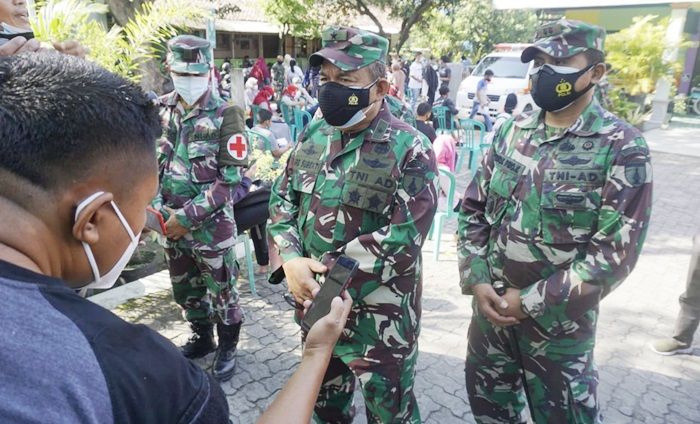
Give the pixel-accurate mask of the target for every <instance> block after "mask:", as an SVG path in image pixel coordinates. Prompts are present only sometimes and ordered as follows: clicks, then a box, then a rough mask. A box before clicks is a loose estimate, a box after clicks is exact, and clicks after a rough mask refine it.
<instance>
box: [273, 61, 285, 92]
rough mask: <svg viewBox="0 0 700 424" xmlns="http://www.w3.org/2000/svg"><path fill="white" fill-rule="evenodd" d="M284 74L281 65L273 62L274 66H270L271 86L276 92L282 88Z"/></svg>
mask: <svg viewBox="0 0 700 424" xmlns="http://www.w3.org/2000/svg"><path fill="white" fill-rule="evenodd" d="M285 74H286V71H285V69H284V65H283V64H281V63H277V62H275V64H274V65H272V84H273V85H274V87H275V89H276V90H281V89H282V88H284V85H285V84H284V79H285Z"/></svg>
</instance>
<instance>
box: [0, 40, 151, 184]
mask: <svg viewBox="0 0 700 424" xmlns="http://www.w3.org/2000/svg"><path fill="white" fill-rule="evenodd" d="M161 133H162V127H161V124H160V119H159V117H158V108H157V106H156V105H155V104H154V102H152V101H151V100H149V99H148V97H147V96H146V95H145V94H144V93H143V91H141V89H140V88H139V87H138V86H137V85H136V84H134V83H132V82H129V81H127V80H125V79H124V78H122V77H119V76H117V75H115V74H112V73H110V72H108V71H107V70H105V69H103V68H101V67H99V66H97V65H95V64H93V63H91V62H88V61H85V60H82V59H78V58H75V57H72V56H67V55H63V54H58V53H31V54H26V53H25V54H20V55H16V56H7V57H3V58H0V168H2V169H3V170H5V171H8V172H10V173H11V174H13V175H15V176H17V177H19V178H21V179H24V180H26V181H29V182H30V183H32V184H34V185H37V186H40V187H42V188H45V189H49V190H55V189H58V188H62V187H65V186H67V185H68V184H72V183H73V182H74V181H77V180H80V179H81V178H84V177H85V175H87V173H88V172H90V171H92V170H93V169H94V167H95V166H97V165H98V164H99V165H103V164H105V163H107V161H109V160H115V159H122V158H127V159H131V158H137V157H138V158H148V157H149V155H150V157H151V158H153V157H154V155H155V139H156V137H158V136H159V135H160V134H161ZM135 166H136V169H140V168H139V167H138V164H135ZM131 172H132V170H131V169H124V173H125V175H126V174H129V173H131Z"/></svg>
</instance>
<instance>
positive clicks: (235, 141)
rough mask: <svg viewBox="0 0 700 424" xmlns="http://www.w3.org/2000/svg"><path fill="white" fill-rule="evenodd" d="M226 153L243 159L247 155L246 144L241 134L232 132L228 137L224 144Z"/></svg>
mask: <svg viewBox="0 0 700 424" xmlns="http://www.w3.org/2000/svg"><path fill="white" fill-rule="evenodd" d="M226 146H227V148H228V153H229V154H230V155H231V156H232V157H233V158H234V159H238V160H243V159H245V158H246V156H248V144H247V143H246V141H245V138H244V137H243V134H234V135H232V136H231V138H229V139H228V143H227V144H226Z"/></svg>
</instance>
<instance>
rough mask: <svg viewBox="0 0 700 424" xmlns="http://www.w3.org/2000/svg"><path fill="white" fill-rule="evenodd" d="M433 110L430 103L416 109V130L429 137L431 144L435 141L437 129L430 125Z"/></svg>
mask: <svg viewBox="0 0 700 424" xmlns="http://www.w3.org/2000/svg"><path fill="white" fill-rule="evenodd" d="M432 113H433V112H432V108H431V107H430V104H428V103H421V104H419V105H418V107H417V108H416V129H417V130H418V131H420V132H422V133H423V134H425V135H426V137H428V139H429V140H430V142H431V143H432V142H433V141H435V137H437V134H435V129H433V127H432V126H431V125H430V124H429V122H430V116H431V115H432Z"/></svg>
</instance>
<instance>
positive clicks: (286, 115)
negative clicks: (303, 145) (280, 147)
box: [279, 100, 300, 143]
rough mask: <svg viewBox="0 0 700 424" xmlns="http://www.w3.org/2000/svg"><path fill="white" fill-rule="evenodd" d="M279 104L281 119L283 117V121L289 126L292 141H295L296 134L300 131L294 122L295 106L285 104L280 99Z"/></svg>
mask: <svg viewBox="0 0 700 424" xmlns="http://www.w3.org/2000/svg"><path fill="white" fill-rule="evenodd" d="M279 105H280V110H281V111H282V119H284V122H285V123H286V124H287V126H288V127H289V134H290V135H291V137H292V143H295V142H296V140H297V135H298V133H299V131H300V129H299V128H297V126H296V125H295V124H294V109H296V108H295V107H292V106H289V105H286V104H285V103H284V102H283V101H282V100H280V103H279Z"/></svg>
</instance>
